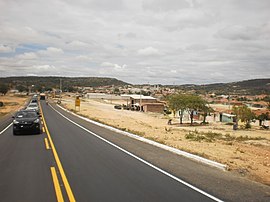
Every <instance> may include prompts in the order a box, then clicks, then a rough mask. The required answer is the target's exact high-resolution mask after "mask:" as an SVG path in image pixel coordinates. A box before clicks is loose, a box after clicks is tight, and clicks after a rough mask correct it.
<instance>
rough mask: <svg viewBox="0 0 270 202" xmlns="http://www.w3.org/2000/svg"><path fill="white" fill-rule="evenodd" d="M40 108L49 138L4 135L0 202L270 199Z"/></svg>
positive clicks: (216, 173) (226, 177)
mask: <svg viewBox="0 0 270 202" xmlns="http://www.w3.org/2000/svg"><path fill="white" fill-rule="evenodd" d="M40 104H41V108H42V112H43V126H44V132H43V133H42V134H40V135H20V136H13V135H12V127H11V125H10V127H6V130H5V131H3V132H1V134H0V169H1V170H0V201H11V202H16V201H18V202H19V201H20V202H22V201H28V202H29V201H117V202H119V201H130V202H132V201H136V202H137V201H155V202H157V201H223V200H226V201H254V199H259V200H258V201H264V200H265V201H267V200H268V199H269V195H267V194H266V193H270V192H268V191H269V187H267V186H264V185H260V184H256V183H251V182H250V181H247V180H243V179H240V178H238V177H236V176H231V174H229V173H228V172H224V171H220V170H218V169H216V168H212V167H209V166H206V165H201V164H200V163H197V162H193V161H191V160H188V159H186V158H183V157H180V156H178V155H175V154H172V153H170V152H167V151H163V150H162V149H159V148H156V147H154V146H151V145H147V144H146V143H142V142H140V141H137V140H134V139H131V138H129V137H126V136H123V135H121V134H117V133H115V132H112V131H110V130H108V129H104V128H101V127H99V126H96V125H94V124H90V123H89V122H86V121H84V120H81V119H79V118H77V117H74V116H73V115H71V114H69V113H67V112H65V111H63V110H61V109H59V108H58V107H57V106H55V105H46V104H45V102H41V103H40ZM236 189H238V190H236ZM244 190H249V192H247V193H244ZM232 191H234V192H233V193H232ZM250 191H251V192H252V191H253V193H250ZM254 194H255V196H254ZM257 194H258V195H257Z"/></svg>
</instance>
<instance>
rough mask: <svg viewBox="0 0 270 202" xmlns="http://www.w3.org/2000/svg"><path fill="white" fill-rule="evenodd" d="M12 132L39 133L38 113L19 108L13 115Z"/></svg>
mask: <svg viewBox="0 0 270 202" xmlns="http://www.w3.org/2000/svg"><path fill="white" fill-rule="evenodd" d="M13 118H14V120H13V134H14V135H18V134H40V133H41V125H40V115H38V114H37V113H36V112H35V111H30V110H21V111H19V112H17V113H16V115H15V116H13Z"/></svg>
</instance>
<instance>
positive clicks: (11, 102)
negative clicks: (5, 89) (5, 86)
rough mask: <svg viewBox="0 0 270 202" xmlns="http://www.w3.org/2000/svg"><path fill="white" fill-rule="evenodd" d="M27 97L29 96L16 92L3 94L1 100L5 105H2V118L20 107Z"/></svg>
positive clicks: (0, 115)
mask: <svg viewBox="0 0 270 202" xmlns="http://www.w3.org/2000/svg"><path fill="white" fill-rule="evenodd" d="M27 99H28V96H17V95H14V94H6V95H1V96H0V101H1V102H3V103H4V106H3V107H0V118H1V117H3V116H5V115H6V114H8V113H10V112H15V111H17V110H18V109H20V108H21V107H22V106H23V105H24V104H25V102H26V101H27Z"/></svg>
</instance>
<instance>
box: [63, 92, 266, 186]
mask: <svg viewBox="0 0 270 202" xmlns="http://www.w3.org/2000/svg"><path fill="white" fill-rule="evenodd" d="M62 104H63V106H64V107H66V108H67V109H70V110H74V98H72V97H64V98H63V100H62ZM78 114H81V115H83V116H87V117H89V118H90V119H92V120H96V121H99V122H101V123H105V124H108V125H111V126H114V127H116V128H119V129H122V130H125V131H129V132H131V133H135V134H137V135H140V136H143V137H145V138H148V139H151V140H154V141H157V142H160V143H162V144H166V145H169V146H172V147H174V148H177V149H181V150H184V151H188V152H191V153H193V154H197V155H199V156H203V157H206V158H208V159H211V160H215V161H217V162H220V163H223V164H226V165H227V166H228V170H230V171H231V172H234V173H237V174H239V175H241V176H244V177H247V178H249V179H251V180H254V181H257V182H261V183H264V184H266V185H270V132H269V131H264V130H260V129H259V128H258V127H257V126H254V127H253V128H252V129H251V130H238V131H233V130H232V126H227V125H225V124H223V123H219V122H214V123H210V124H209V125H207V126H195V127H190V126H188V125H184V126H180V125H179V124H178V123H177V122H176V121H178V120H173V123H175V124H173V125H170V126H168V125H167V121H168V117H166V116H164V115H163V114H156V113H143V112H135V111H127V110H117V109H114V107H113V105H112V104H110V102H108V103H106V101H104V100H103V101H102V102H101V101H95V100H88V99H86V100H82V101H81V109H80V112H78Z"/></svg>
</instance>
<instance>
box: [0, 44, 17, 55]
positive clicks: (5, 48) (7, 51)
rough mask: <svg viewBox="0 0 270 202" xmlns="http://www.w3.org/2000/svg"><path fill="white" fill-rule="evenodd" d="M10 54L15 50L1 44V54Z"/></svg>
mask: <svg viewBox="0 0 270 202" xmlns="http://www.w3.org/2000/svg"><path fill="white" fill-rule="evenodd" d="M10 52H14V49H13V48H11V47H10V46H7V45H4V44H0V53H10Z"/></svg>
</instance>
